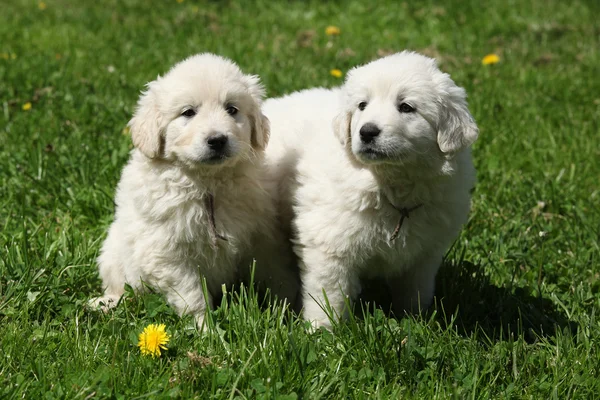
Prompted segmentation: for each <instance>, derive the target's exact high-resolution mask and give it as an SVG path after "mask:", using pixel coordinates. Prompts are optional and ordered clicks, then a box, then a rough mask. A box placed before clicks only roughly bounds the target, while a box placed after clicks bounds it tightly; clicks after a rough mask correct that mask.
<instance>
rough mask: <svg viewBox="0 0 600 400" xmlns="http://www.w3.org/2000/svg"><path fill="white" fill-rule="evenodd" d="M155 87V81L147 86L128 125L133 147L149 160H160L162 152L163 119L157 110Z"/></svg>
mask: <svg viewBox="0 0 600 400" xmlns="http://www.w3.org/2000/svg"><path fill="white" fill-rule="evenodd" d="M156 85H157V84H156V81H154V82H151V83H149V84H148V90H146V91H145V92H144V93H142V95H141V96H140V99H139V100H138V104H137V108H136V111H135V114H133V117H132V118H131V120H130V121H129V124H128V125H129V128H130V129H131V139H132V141H133V145H134V146H135V147H137V148H138V149H139V150H140V151H141V152H142V153H143V154H144V155H146V156H147V157H149V158H160V157H161V156H162V153H163V150H164V149H163V147H164V137H163V134H164V132H163V130H164V128H163V126H162V123H163V117H162V114H161V112H160V110H159V109H158V102H157V94H156V91H157V88H156Z"/></svg>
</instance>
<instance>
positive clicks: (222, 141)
mask: <svg viewBox="0 0 600 400" xmlns="http://www.w3.org/2000/svg"><path fill="white" fill-rule="evenodd" d="M206 143H207V144H208V147H209V148H210V149H211V150H214V151H221V150H223V148H224V147H225V145H226V144H227V136H225V135H215V136H211V137H209V138H208V139H206Z"/></svg>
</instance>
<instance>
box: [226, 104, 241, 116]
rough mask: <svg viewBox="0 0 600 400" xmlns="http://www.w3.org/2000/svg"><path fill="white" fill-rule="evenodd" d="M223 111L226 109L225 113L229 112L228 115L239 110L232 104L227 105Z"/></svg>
mask: <svg viewBox="0 0 600 400" xmlns="http://www.w3.org/2000/svg"><path fill="white" fill-rule="evenodd" d="M225 111H227V114H229V115H235V114H237V112H238V111H239V110H238V109H237V107H234V106H232V105H228V106H227V107H226V108H225Z"/></svg>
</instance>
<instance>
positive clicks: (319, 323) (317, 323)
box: [307, 319, 331, 333]
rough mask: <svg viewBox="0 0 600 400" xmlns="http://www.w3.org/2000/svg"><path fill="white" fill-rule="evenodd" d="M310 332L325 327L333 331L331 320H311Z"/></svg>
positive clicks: (308, 328)
mask: <svg viewBox="0 0 600 400" xmlns="http://www.w3.org/2000/svg"><path fill="white" fill-rule="evenodd" d="M307 325H308V326H307V331H308V333H315V332H317V331H318V330H319V329H321V328H323V329H325V330H328V331H330V332H331V321H330V320H329V319H327V320H311V321H310V324H307Z"/></svg>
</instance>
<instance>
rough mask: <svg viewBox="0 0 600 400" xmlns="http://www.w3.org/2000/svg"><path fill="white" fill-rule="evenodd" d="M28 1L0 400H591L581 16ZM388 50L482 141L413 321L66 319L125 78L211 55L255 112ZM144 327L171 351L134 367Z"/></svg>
mask: <svg viewBox="0 0 600 400" xmlns="http://www.w3.org/2000/svg"><path fill="white" fill-rule="evenodd" d="M45 3H46V6H47V7H46V8H45V9H44V10H41V9H40V8H39V6H38V2H37V1H25V0H15V1H8V0H3V1H0V7H1V9H2V12H1V13H0V38H1V40H0V106H1V110H0V226H1V228H2V229H1V232H0V343H1V346H0V353H1V356H0V398H32V399H33V398H69V399H72V398H82V399H84V398H85V399H91V398H107V397H109V398H140V397H151V398H153V397H154V398H161V397H180V398H191V397H196V398H202V399H204V398H229V399H231V398H261V399H267V398H280V399H284V398H287V399H293V398H296V397H297V398H306V399H317V398H365V399H367V398H368V399H371V398H400V397H401V398H419V399H422V398H426V399H431V398H450V397H456V398H481V399H488V398H531V399H540V398H542V399H546V398H547V399H550V398H552V399H566V398H580V399H591V398H598V397H600V377H599V376H598V375H599V374H600V347H599V346H600V333H599V332H600V322H599V320H598V317H599V315H598V314H600V295H599V291H600V247H599V242H600V184H599V180H600V78H599V77H600V54H599V51H600V50H599V49H600V39H599V38H600V24H599V23H598V15H599V12H600V4H599V3H598V2H597V1H593V0H589V1H584V0H575V1H566V2H565V1H557V0H530V1H516V0H512V1H492V2H482V1H478V0H466V1H459V0H450V1H446V2H439V3H436V2H432V1H417V2H399V1H392V0H388V1H381V2H369V1H360V0H359V1H351V2H345V1H340V2H328V3H323V2H317V1H314V2H297V1H289V2H275V1H266V0H264V1H260V2H250V3H246V2H243V3H242V2H201V3H200V2H199V3H195V2H192V1H189V0H185V1H183V2H182V3H181V4H179V3H177V2H176V1H175V0H172V1H156V2H153V3H155V4H153V5H150V3H149V2H143V1H134V0H124V1H116V0H113V1H96V2H73V1H66V0H57V1H53V0H46V1H45ZM327 25H336V26H339V27H340V29H341V35H340V36H339V37H332V38H329V37H326V35H325V34H324V31H325V27H326V26H327ZM406 48H408V49H413V50H419V51H422V52H425V53H426V54H428V55H432V56H435V57H437V58H438V60H439V61H440V65H441V67H442V68H443V69H444V70H445V71H447V72H449V73H451V74H452V76H453V78H454V79H455V80H456V81H457V82H458V83H459V84H460V85H461V86H464V87H465V88H466V89H467V91H468V93H469V100H470V107H471V110H472V112H473V114H474V116H475V118H476V120H477V121H478V124H479V127H480V129H481V135H480V139H479V140H478V141H477V143H476V144H475V146H474V157H475V163H476V166H477V168H478V171H479V172H478V185H477V188H476V191H475V193H474V197H473V212H472V215H471V220H470V222H469V224H468V225H467V227H466V228H465V230H464V232H463V234H462V236H461V238H460V240H458V241H457V242H456V244H455V246H454V247H453V249H452V250H451V251H450V252H449V253H448V257H447V260H446V262H445V265H444V267H443V268H442V270H441V272H440V274H439V276H438V282H437V301H436V304H435V306H434V307H433V308H432V309H431V310H430V311H429V312H428V313H427V314H426V315H422V316H416V317H407V318H403V319H400V320H396V319H390V318H387V317H386V316H385V315H384V314H383V313H382V312H381V311H375V312H373V313H366V315H365V317H364V319H362V320H358V319H352V320H350V321H348V322H347V323H345V324H343V325H341V326H337V327H335V329H334V331H333V334H332V333H329V332H317V333H315V334H309V333H307V332H306V330H305V325H304V324H303V323H302V322H301V321H299V320H297V319H296V318H294V317H292V316H290V315H288V314H286V313H283V312H282V309H281V308H280V307H278V306H274V307H259V305H258V302H257V298H256V296H255V295H254V294H252V293H249V294H248V293H246V292H245V291H243V290H241V291H239V292H237V293H235V294H233V295H228V296H226V297H225V299H224V300H223V303H222V305H221V306H220V307H219V308H217V309H216V310H215V311H214V312H213V313H212V314H211V317H212V321H213V322H214V329H212V331H211V333H210V334H207V335H199V334H198V333H197V332H196V331H195V329H194V328H193V325H194V324H193V321H192V320H191V319H190V318H183V319H181V318H179V317H177V316H176V315H175V314H174V313H173V311H172V310H171V309H170V308H169V307H167V306H166V305H165V303H164V301H163V300H162V299H161V298H160V297H158V296H156V295H146V296H142V297H137V296H135V295H133V294H131V295H130V296H128V297H127V299H126V300H125V301H124V302H123V304H122V305H121V306H120V307H118V308H117V309H116V310H115V311H114V312H113V313H110V314H106V315H104V314H98V313H94V312H91V311H88V310H86V309H85V307H84V305H85V303H86V301H87V300H88V299H89V298H91V297H92V296H96V295H98V294H99V293H100V281H99V279H98V277H97V272H96V265H95V261H94V260H95V258H96V256H97V253H98V249H99V246H100V243H101V241H102V240H103V238H104V234H105V231H106V228H107V226H108V225H109V224H110V222H111V220H112V216H113V211H114V209H113V195H114V189H115V185H116V183H117V181H118V179H119V174H120V170H121V168H122V166H123V165H124V163H125V161H126V160H127V157H128V151H129V149H130V146H131V145H130V138H129V137H128V136H126V135H124V134H123V128H124V127H125V125H126V123H127V121H128V119H129V118H130V116H131V114H132V111H133V109H134V105H135V102H136V100H137V97H138V94H139V91H140V90H141V89H142V88H143V85H144V84H145V83H146V82H148V81H150V80H152V79H154V78H155V77H156V75H157V74H159V73H164V72H165V71H166V70H167V69H168V68H169V67H170V66H171V65H172V64H173V63H175V62H176V61H178V60H181V59H182V58H184V57H186V56H188V55H191V54H194V53H197V52H202V51H211V52H216V53H219V54H222V55H224V56H228V57H231V58H232V59H234V60H235V61H236V62H238V63H239V64H240V65H241V67H242V68H243V69H244V70H246V71H249V72H254V73H257V74H260V75H261V77H262V79H263V81H264V83H265V85H266V86H267V88H268V92H269V95H270V96H277V95H280V94H282V93H286V92H290V91H293V90H297V89H302V88H306V87H311V86H320V85H323V86H334V85H337V84H339V83H340V82H341V80H339V79H336V78H334V77H332V76H331V75H330V74H329V71H330V69H332V68H339V69H341V70H342V71H346V70H347V69H348V68H350V67H352V66H354V65H357V64H360V63H363V62H366V61H369V60H371V59H374V58H376V57H377V56H378V54H382V53H385V52H388V51H398V50H402V49H406ZM492 52H496V53H497V54H499V55H500V58H501V61H500V63H498V64H496V65H493V66H487V67H484V66H482V65H481V58H482V57H483V56H485V55H486V54H488V53H492ZM28 102H31V104H32V107H31V109H30V110H28V111H25V110H23V109H22V106H23V105H24V104H26V103H28ZM541 202H543V203H541ZM156 322H160V323H165V324H166V325H167V329H168V331H169V332H170V333H171V334H172V340H171V343H170V346H169V347H170V348H169V351H168V352H167V354H166V355H163V357H161V358H160V359H151V358H146V357H142V356H141V355H140V353H139V351H138V349H137V348H136V343H137V334H138V333H139V332H141V330H142V329H143V327H144V326H146V325H147V324H149V323H156Z"/></svg>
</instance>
